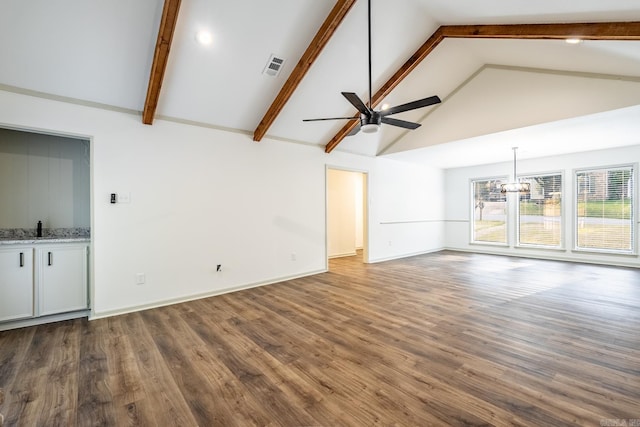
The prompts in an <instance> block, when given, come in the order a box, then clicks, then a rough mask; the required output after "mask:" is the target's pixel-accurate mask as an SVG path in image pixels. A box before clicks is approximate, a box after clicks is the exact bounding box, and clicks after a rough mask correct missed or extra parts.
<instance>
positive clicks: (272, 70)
mask: <svg viewBox="0 0 640 427" xmlns="http://www.w3.org/2000/svg"><path fill="white" fill-rule="evenodd" d="M283 65H284V59H282V58H278V57H277V56H275V55H273V54H272V55H271V56H270V57H269V61H268V62H267V66H266V67H264V71H262V74H266V75H268V76H272V77H276V76H277V75H278V74H280V70H282V66H283Z"/></svg>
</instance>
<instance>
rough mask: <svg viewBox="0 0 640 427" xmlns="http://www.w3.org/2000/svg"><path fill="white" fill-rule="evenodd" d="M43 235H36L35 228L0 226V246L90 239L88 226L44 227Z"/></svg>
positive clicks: (74, 241) (81, 241)
mask: <svg viewBox="0 0 640 427" xmlns="http://www.w3.org/2000/svg"><path fill="white" fill-rule="evenodd" d="M42 232H43V233H42V234H43V237H36V230H35V229H28V228H0V246H4V245H33V244H50V243H84V242H90V241H91V232H90V229H89V228H86V227H85V228H45V229H43V230H42Z"/></svg>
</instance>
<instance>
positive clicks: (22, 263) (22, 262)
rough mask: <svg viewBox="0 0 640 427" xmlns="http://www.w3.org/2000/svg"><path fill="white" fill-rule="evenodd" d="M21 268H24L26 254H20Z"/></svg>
mask: <svg viewBox="0 0 640 427" xmlns="http://www.w3.org/2000/svg"><path fill="white" fill-rule="evenodd" d="M20 267H24V252H20Z"/></svg>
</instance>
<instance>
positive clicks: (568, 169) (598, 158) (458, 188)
mask: <svg viewBox="0 0 640 427" xmlns="http://www.w3.org/2000/svg"><path fill="white" fill-rule="evenodd" d="M639 142H640V139H639ZM638 160H640V145H636V146H630V147H621V148H612V149H608V150H598V151H587V152H583V153H576V154H568V155H562V156H554V157H545V158H538V159H531V160H520V159H519V160H518V175H525V174H537V173H546V172H561V173H562V174H563V212H564V217H565V221H564V222H563V223H562V226H563V230H564V232H563V239H564V248H563V249H562V250H545V249H530V248H518V247H515V242H516V235H515V233H516V227H515V225H514V224H515V221H516V217H515V215H516V213H515V212H514V209H511V211H510V212H508V217H509V220H510V221H509V222H510V223H511V226H510V227H509V236H508V241H509V245H508V247H499V246H490V245H482V244H471V243H470V233H471V232H470V227H471V224H470V222H469V221H470V218H471V214H472V213H471V206H470V201H471V195H470V191H471V185H470V181H471V179H476V178H486V177H492V176H511V174H512V170H513V163H512V162H509V163H497V164H491V165H482V166H473V167H466V168H457V169H449V170H447V171H446V172H445V177H446V197H445V206H446V219H447V221H446V231H445V234H446V247H447V248H450V249H457V250H465V251H473V252H486V253H498V254H506V255H516V256H524V257H538V258H549V259H561V260H569V261H580V262H592V263H603V264H615V265H626V266H634V267H637V266H640V262H639V260H638V257H637V256H630V255H611V254H607V255H603V254H596V253H585V252H579V251H573V250H572V247H573V241H574V223H573V220H572V216H573V212H574V200H573V194H574V176H573V175H574V170H575V169H580V168H591V167H594V168H596V167H606V166H616V165H622V164H630V163H632V164H633V163H635V162H637V161H638ZM636 178H637V174H636ZM636 182H637V180H636ZM635 194H636V197H637V194H638V191H637V190H636V192H635ZM511 206H513V204H512V205H511ZM637 207H638V205H637V202H636V205H635V206H634V210H635V212H636V215H637V212H638V210H637ZM567 219H568V220H567ZM637 241H638V239H637V236H636V247H637Z"/></svg>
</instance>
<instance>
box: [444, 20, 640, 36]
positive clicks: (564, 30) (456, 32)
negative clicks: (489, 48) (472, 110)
mask: <svg viewBox="0 0 640 427" xmlns="http://www.w3.org/2000/svg"><path fill="white" fill-rule="evenodd" d="M440 28H441V30H442V32H443V35H444V37H456V38H484V39H532V40H564V39H566V38H570V37H576V38H580V39H582V40H640V22H590V23H572V24H511V25H448V26H443V27H440Z"/></svg>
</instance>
